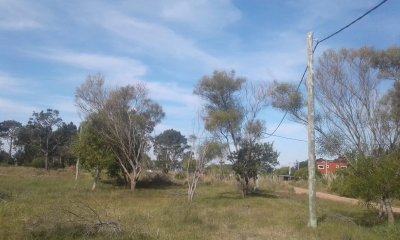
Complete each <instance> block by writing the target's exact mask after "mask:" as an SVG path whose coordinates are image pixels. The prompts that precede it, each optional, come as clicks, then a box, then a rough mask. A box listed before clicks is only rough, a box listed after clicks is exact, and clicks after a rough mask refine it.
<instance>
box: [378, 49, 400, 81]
mask: <svg viewBox="0 0 400 240" xmlns="http://www.w3.org/2000/svg"><path fill="white" fill-rule="evenodd" d="M372 64H373V66H374V67H375V68H377V69H379V77H380V78H384V79H393V80H397V81H398V80H400V67H399V66H400V48H398V47H393V48H388V49H386V50H381V51H375V52H374V56H373V58H372Z"/></svg>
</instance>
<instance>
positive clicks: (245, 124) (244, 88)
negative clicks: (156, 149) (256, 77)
mask: <svg viewBox="0 0 400 240" xmlns="http://www.w3.org/2000/svg"><path fill="white" fill-rule="evenodd" d="M194 93H195V94H197V95H198V96H200V97H201V98H202V99H203V100H205V104H204V115H203V120H204V123H205V129H206V130H207V131H209V132H210V133H211V134H212V135H213V136H214V137H215V138H216V139H218V141H219V142H220V143H221V144H223V145H224V146H225V149H226V151H227V153H228V154H226V155H232V156H233V154H237V153H239V151H240V149H241V147H242V146H243V145H245V144H250V145H253V144H255V143H257V142H259V141H260V140H261V137H262V136H263V133H264V132H265V131H264V129H265V123H264V122H263V121H262V120H260V119H258V115H259V114H260V113H261V112H262V111H263V110H264V109H265V108H266V106H268V95H267V87H266V86H265V85H264V84H262V83H258V84H256V83H252V82H247V81H246V79H244V78H240V77H236V76H235V72H234V71H231V72H226V71H214V73H213V75H212V76H211V77H209V76H205V77H203V78H202V79H200V80H199V82H198V83H197V85H196V87H195V90H194ZM231 159H235V158H231ZM238 177H239V179H241V177H242V176H241V175H240V174H239V175H238ZM241 180H243V179H241Z"/></svg>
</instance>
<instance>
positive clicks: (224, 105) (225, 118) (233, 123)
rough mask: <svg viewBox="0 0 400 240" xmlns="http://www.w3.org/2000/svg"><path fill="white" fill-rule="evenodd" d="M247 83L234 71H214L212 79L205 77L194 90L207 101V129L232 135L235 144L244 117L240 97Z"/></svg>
mask: <svg viewBox="0 0 400 240" xmlns="http://www.w3.org/2000/svg"><path fill="white" fill-rule="evenodd" d="M245 82H246V80H245V79H243V78H237V77H236V76H235V72H234V71H231V72H229V73H228V72H226V71H214V73H213V75H212V76H211V77H208V76H205V77H203V78H202V79H201V80H200V81H199V83H198V84H197V86H196V88H195V90H194V93H195V94H197V95H199V96H200V97H201V98H202V99H204V100H206V105H205V110H206V117H205V128H206V129H207V130H208V131H210V132H220V134H222V135H225V136H227V135H230V137H232V138H233V139H232V140H233V142H234V144H236V141H237V139H236V138H237V136H236V135H237V134H238V133H239V132H240V131H241V129H240V127H241V126H240V125H241V123H242V121H243V117H244V109H243V107H242V105H243V104H242V103H241V102H240V98H239V97H240V90H241V89H242V88H243V84H244V83H245Z"/></svg>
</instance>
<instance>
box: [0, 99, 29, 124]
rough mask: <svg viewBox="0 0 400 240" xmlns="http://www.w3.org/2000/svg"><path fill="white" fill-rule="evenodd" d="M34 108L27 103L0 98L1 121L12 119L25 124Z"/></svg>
mask: <svg viewBox="0 0 400 240" xmlns="http://www.w3.org/2000/svg"><path fill="white" fill-rule="evenodd" d="M34 110H36V107H35V106H33V105H30V104H27V103H22V102H18V101H16V100H10V99H6V98H0V115H1V116H2V119H3V120H6V119H13V120H16V121H20V122H26V121H27V120H28V118H29V117H30V116H31V115H32V112H33V111H34Z"/></svg>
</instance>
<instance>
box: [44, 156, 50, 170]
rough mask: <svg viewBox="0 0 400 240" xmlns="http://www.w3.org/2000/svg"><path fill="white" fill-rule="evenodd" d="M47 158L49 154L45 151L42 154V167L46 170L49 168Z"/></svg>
mask: <svg viewBox="0 0 400 240" xmlns="http://www.w3.org/2000/svg"><path fill="white" fill-rule="evenodd" d="M48 159H49V154H48V153H47V152H46V153H45V154H44V168H45V169H46V170H49V164H48Z"/></svg>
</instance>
